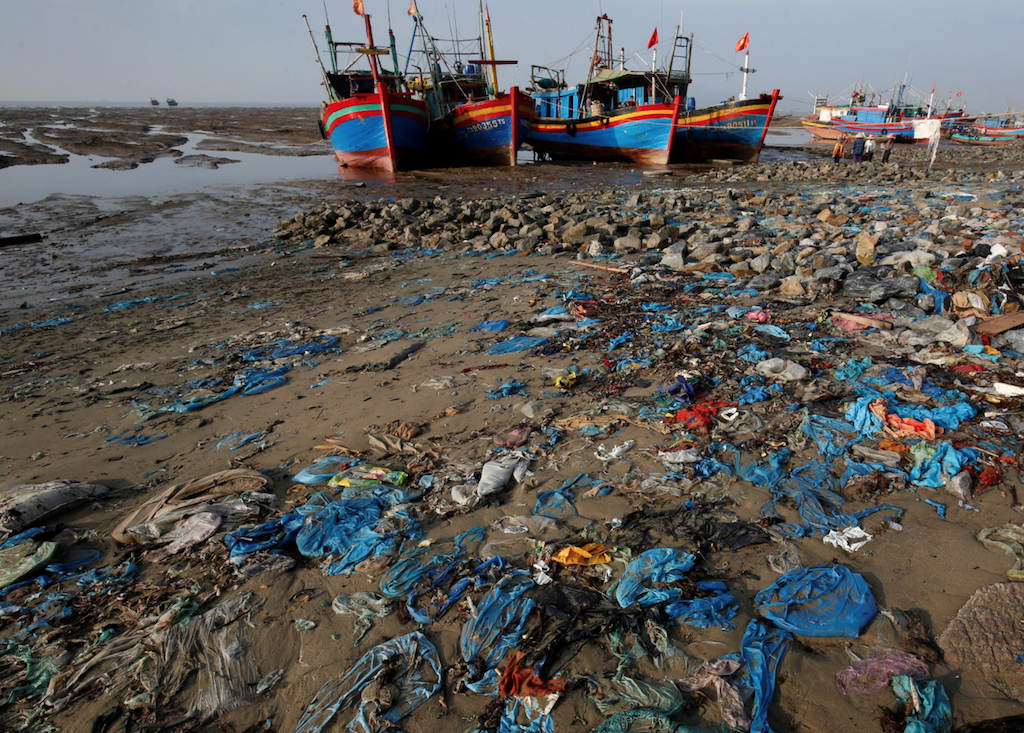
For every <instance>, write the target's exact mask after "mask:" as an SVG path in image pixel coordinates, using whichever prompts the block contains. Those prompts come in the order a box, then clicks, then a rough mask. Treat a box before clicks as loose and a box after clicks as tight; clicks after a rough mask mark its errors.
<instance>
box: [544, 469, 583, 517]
mask: <svg viewBox="0 0 1024 733" xmlns="http://www.w3.org/2000/svg"><path fill="white" fill-rule="evenodd" d="M596 483H598V482H597V481H595V480H594V479H592V478H590V474H587V473H580V474H577V475H575V476H573V477H572V478H569V479H566V480H565V481H564V482H562V485H561V486H559V487H558V488H557V489H552V490H551V491H541V492H538V494H537V503H536V504H534V507H533V513H534V514H540V515H542V516H545V517H551V518H552V519H564V518H566V517H574V516H576V507H574V506H573V505H572V500H573V495H572V490H573V489H576V488H582V487H584V486H592V485H594V484H596Z"/></svg>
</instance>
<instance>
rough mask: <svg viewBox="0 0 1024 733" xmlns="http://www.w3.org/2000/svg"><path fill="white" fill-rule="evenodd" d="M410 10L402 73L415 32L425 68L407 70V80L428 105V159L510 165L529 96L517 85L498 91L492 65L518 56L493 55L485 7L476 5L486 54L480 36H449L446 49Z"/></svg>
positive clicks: (528, 115)
mask: <svg viewBox="0 0 1024 733" xmlns="http://www.w3.org/2000/svg"><path fill="white" fill-rule="evenodd" d="M411 10H416V12H415V13H414V15H413V21H414V23H415V26H414V31H413V39H412V43H411V44H410V48H409V56H408V57H407V59H408V60H407V61H406V66H405V73H406V74H408V69H409V64H410V63H411V62H412V59H413V46H414V45H415V43H416V40H417V38H419V39H420V41H421V44H422V55H423V57H424V58H425V59H426V62H425V64H424V65H425V66H426V67H427V71H426V72H425V73H424V72H421V75H420V76H418V77H409V76H406V81H407V84H408V86H409V88H410V89H412V90H413V91H417V92H419V93H420V95H421V98H422V99H423V100H424V101H425V102H426V103H427V106H428V108H429V110H430V118H431V119H430V126H429V128H428V130H427V144H426V150H427V151H429V155H430V158H429V161H428V162H429V163H430V164H433V165H454V166H465V165H508V166H514V165H515V164H516V154H517V153H518V151H519V148H520V146H521V145H522V143H523V141H524V140H526V137H527V136H528V135H529V132H530V124H531V123H532V122H533V117H534V111H533V105H532V104H531V103H530V98H529V97H528V96H527V95H526V94H523V93H522V92H520V91H519V89H517V88H516V87H512V88H511V89H510V90H509V91H508V92H507V93H502V92H500V91H498V74H497V67H498V66H500V65H503V64H515V63H517V62H515V61H496V60H495V58H494V43H493V40H492V37H491V21H490V12H489V11H487V12H486V13H485V11H484V8H483V7H481V8H480V19H481V21H482V22H483V26H484V32H485V35H486V38H487V50H488V54H487V55H485V54H484V41H483V38H482V37H481V38H473V39H453V40H451V41H450V50H441V49H440V48H439V45H438V42H437V40H436V39H435V38H433V37H432V36H431V35H430V34H429V33H428V32H427V30H426V26H425V24H424V22H423V16H422V15H421V14H420V12H419V10H418V9H416V6H415V4H413V6H412V9H411ZM488 68H489V70H490V74H488V73H487V70H488ZM488 76H489V77H490V78H489V79H488Z"/></svg>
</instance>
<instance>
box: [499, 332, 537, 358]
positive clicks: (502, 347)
mask: <svg viewBox="0 0 1024 733" xmlns="http://www.w3.org/2000/svg"><path fill="white" fill-rule="evenodd" d="M547 342H548V340H547V339H546V338H535V337H532V336H516V337H514V338H510V339H509V340H508V341H502V342H501V343H500V344H495V345H494V346H492V347H491V348H490V349H488V351H487V353H488V354H491V355H494V354H514V353H515V352H517V351H526V350H528V349H533V348H536V347H537V346H542V345H544V344H546V343H547Z"/></svg>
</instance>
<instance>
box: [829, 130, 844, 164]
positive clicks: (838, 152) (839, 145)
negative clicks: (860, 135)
mask: <svg viewBox="0 0 1024 733" xmlns="http://www.w3.org/2000/svg"><path fill="white" fill-rule="evenodd" d="M845 152H846V135H840V136H839V139H838V140H836V146H835V147H834V148H832V162H833V163H836V164H838V163H839V161H840V160H842V159H843V153H845Z"/></svg>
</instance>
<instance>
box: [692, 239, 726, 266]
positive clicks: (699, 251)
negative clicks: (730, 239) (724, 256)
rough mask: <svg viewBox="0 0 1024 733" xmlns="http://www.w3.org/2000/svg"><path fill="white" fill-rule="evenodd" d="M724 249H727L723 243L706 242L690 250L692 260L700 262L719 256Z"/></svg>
mask: <svg viewBox="0 0 1024 733" xmlns="http://www.w3.org/2000/svg"><path fill="white" fill-rule="evenodd" d="M723 249H725V246H724V245H723V244H722V243H721V242H705V243H703V244H698V245H697V246H696V247H694V248H693V249H692V250H690V258H691V259H694V260H697V261H698V262H700V261H703V260H706V259H707V258H708V257H711V256H712V255H716V254H718V253H719V252H721V251H722V250H723Z"/></svg>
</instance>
